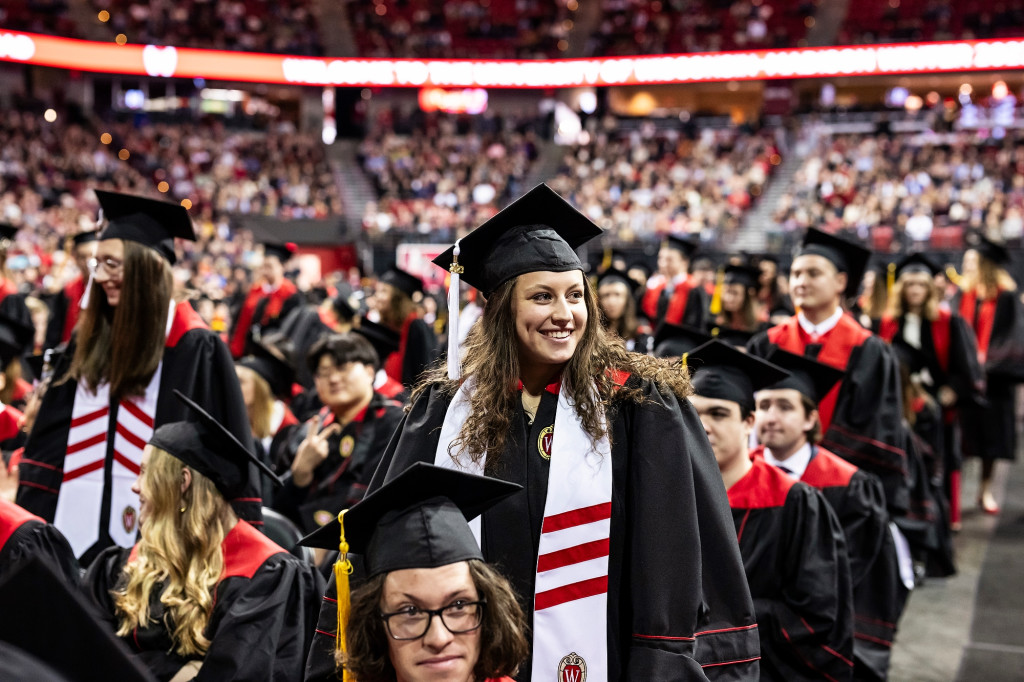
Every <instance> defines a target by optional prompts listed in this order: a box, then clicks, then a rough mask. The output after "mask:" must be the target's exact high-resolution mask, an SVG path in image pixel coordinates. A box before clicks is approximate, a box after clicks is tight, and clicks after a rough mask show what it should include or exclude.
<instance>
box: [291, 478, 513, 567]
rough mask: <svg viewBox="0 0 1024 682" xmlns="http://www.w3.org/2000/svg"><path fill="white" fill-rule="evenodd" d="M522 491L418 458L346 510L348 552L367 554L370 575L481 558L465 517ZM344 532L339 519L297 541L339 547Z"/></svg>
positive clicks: (472, 516)
mask: <svg viewBox="0 0 1024 682" xmlns="http://www.w3.org/2000/svg"><path fill="white" fill-rule="evenodd" d="M520 490H522V486H520V485H518V484H516V483H509V482H508V481H502V480H499V479H496V478H489V477H486V476H476V475H474V474H468V473H466V472H464V471H458V470H455V469H447V468H445V467H439V466H435V465H433V464H427V463H425V462H417V463H416V464H413V465H412V466H411V467H409V468H408V469H406V470H405V471H403V472H402V473H401V474H399V475H398V476H396V477H395V478H394V479H393V480H391V481H389V482H388V483H386V484H385V485H384V486H383V487H381V488H379V489H378V490H376V491H374V492H373V493H371V494H370V495H367V496H366V497H365V498H363V500H362V501H360V502H359V503H358V504H356V505H355V506H353V507H352V509H350V510H349V511H347V512H346V513H345V517H344V521H345V528H344V537H345V541H346V542H347V543H348V545H349V551H350V552H353V553H355V554H362V555H363V558H364V560H365V562H366V570H367V577H373V576H375V575H380V574H381V573H388V572H390V571H397V570H401V569H406V568H437V567H438V566H446V565H448V564H453V563H456V562H458V561H466V560H467V559H481V560H482V559H483V554H482V553H481V552H480V547H479V545H477V542H476V538H475V537H473V532H472V531H471V530H470V528H469V524H468V523H467V522H468V521H469V520H471V519H473V518H475V517H477V516H479V515H480V514H482V513H483V512H484V511H486V510H487V509H490V508H491V507H493V506H494V505H495V504H497V503H498V502H501V501H502V500H504V499H505V498H506V497H508V496H509V495H512V494H514V493H516V492H518V491H520ZM339 511H340V510H339ZM341 531H342V527H341V523H339V522H338V519H337V518H335V519H334V520H332V521H331V522H330V523H327V524H324V525H323V526H321V527H320V528H318V529H317V530H315V531H313V532H312V533H310V534H309V535H307V536H306V537H304V538H302V540H300V541H299V544H301V545H306V546H307V547H321V548H323V549H338V542H339V539H340V537H341Z"/></svg>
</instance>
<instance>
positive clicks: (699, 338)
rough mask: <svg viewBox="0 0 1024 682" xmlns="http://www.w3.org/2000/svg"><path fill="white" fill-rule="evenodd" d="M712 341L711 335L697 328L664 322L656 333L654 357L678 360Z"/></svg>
mask: <svg viewBox="0 0 1024 682" xmlns="http://www.w3.org/2000/svg"><path fill="white" fill-rule="evenodd" d="M710 340H711V335H710V334H707V333H705V332H703V331H701V330H700V329H697V328H696V327H690V326H689V325H679V324H671V323H669V322H662V323H661V324H659V325H658V328H657V329H656V330H655V331H654V356H655V357H658V358H678V357H681V356H682V355H683V353H689V352H690V351H691V350H693V349H694V348H696V347H697V346H700V345H701V344H704V343H707V342H708V341H710Z"/></svg>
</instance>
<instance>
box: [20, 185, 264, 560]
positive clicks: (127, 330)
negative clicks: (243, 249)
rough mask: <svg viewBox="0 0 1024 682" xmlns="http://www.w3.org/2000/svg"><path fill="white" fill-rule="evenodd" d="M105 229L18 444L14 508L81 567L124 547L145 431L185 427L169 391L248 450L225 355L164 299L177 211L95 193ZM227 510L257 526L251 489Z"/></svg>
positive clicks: (182, 222) (180, 221) (184, 217)
mask: <svg viewBox="0 0 1024 682" xmlns="http://www.w3.org/2000/svg"><path fill="white" fill-rule="evenodd" d="M96 196H97V198H98V199H99V201H100V207H101V209H102V212H103V215H104V217H105V219H106V226H105V227H104V228H103V231H102V232H101V233H100V238H99V243H98V245H97V248H96V257H95V258H94V259H93V262H92V264H91V267H92V274H91V276H90V282H89V284H88V286H87V287H86V290H87V293H86V296H85V298H86V299H87V302H86V301H83V310H82V314H81V317H80V318H79V320H78V326H77V328H76V331H75V336H74V337H73V338H72V340H71V341H70V342H69V345H68V348H67V351H66V352H65V353H63V354H62V355H61V357H60V358H59V359H57V360H56V361H55V362H54V368H53V382H52V384H51V386H50V389H49V390H48V391H47V392H46V395H45V397H44V398H43V401H42V404H41V405H40V408H39V415H38V417H36V421H35V425H34V426H33V428H32V433H31V434H30V435H29V438H28V441H27V442H26V444H25V455H24V458H23V460H22V462H21V467H20V471H21V480H20V487H19V489H18V498H17V502H18V504H20V505H21V506H23V507H24V508H26V509H28V510H29V511H30V512H32V513H34V514H36V515H38V516H40V517H42V518H43V519H45V520H46V521H48V522H51V523H53V524H54V525H55V526H56V527H57V528H58V530H60V531H61V532H62V533H64V535H65V536H66V537H67V539H68V542H70V543H71V547H72V549H74V551H75V555H76V556H78V557H79V559H80V560H81V561H82V563H83V564H86V565H87V564H88V563H89V562H90V561H91V560H92V559H93V558H94V557H95V556H96V554H98V553H99V552H100V551H102V550H103V549H104V548H106V547H109V546H110V545H115V544H116V545H120V546H121V547H131V546H132V544H134V542H135V539H136V534H137V533H138V515H139V510H138V500H137V498H136V497H135V495H134V494H133V493H132V491H131V485H132V481H134V480H135V477H136V475H137V474H138V471H139V462H140V460H141V457H142V449H143V447H144V446H145V444H146V442H147V441H148V440H149V438H150V436H151V435H152V434H153V429H154V428H155V427H158V426H160V425H161V424H166V423H168V422H173V421H178V420H180V419H184V418H185V417H186V414H187V412H186V410H185V408H184V406H183V405H182V404H181V403H180V402H178V401H177V400H175V399H174V396H173V394H172V390H173V389H179V390H181V391H182V392H183V393H185V394H186V395H188V396H190V397H192V398H194V399H196V400H199V401H201V402H202V403H203V404H204V405H210V406H211V408H210V409H211V410H212V411H213V414H214V416H215V417H216V418H217V420H218V421H219V422H220V423H221V424H223V425H225V426H226V427H227V428H228V430H229V431H231V432H232V433H233V434H234V435H235V436H236V437H237V438H238V439H239V440H241V441H242V443H244V444H246V446H247V447H248V446H249V444H250V443H252V435H251V433H250V428H249V420H248V418H247V416H246V413H245V403H244V402H243V400H242V392H241V389H240V388H239V385H238V377H237V376H235V370H234V365H233V364H232V362H231V356H230V354H229V353H228V349H227V346H225V345H224V343H223V342H222V341H221V340H220V338H219V337H218V336H217V335H216V334H215V333H214V332H212V331H210V329H209V328H208V327H207V326H206V324H205V323H204V322H203V321H202V320H201V319H200V318H199V316H198V315H197V314H196V312H195V311H194V310H193V309H192V307H191V306H190V305H189V304H188V302H184V301H183V302H180V303H176V302H175V301H174V299H173V296H172V293H173V291H172V289H173V282H174V279H173V274H172V271H171V266H172V265H173V263H174V261H175V252H174V240H175V238H180V239H186V240H194V239H195V234H194V232H193V230H192V221H191V219H190V218H189V215H188V212H187V211H186V210H185V209H184V208H183V207H182V206H179V205H178V204H169V203H167V202H163V201H156V200H153V199H147V198H145V197H137V196H131V195H127V194H116V193H113V192H102V191H97V192H96ZM251 483H252V486H251V488H249V489H247V490H244V491H239V493H240V494H239V495H238V497H237V498H236V499H233V500H229V501H230V502H232V504H233V505H234V507H235V510H236V511H237V513H238V515H239V517H241V518H243V519H246V520H248V521H252V522H253V523H257V524H259V523H261V522H262V514H261V511H260V509H261V506H260V494H259V487H258V485H257V479H256V478H255V477H253V478H252V481H251Z"/></svg>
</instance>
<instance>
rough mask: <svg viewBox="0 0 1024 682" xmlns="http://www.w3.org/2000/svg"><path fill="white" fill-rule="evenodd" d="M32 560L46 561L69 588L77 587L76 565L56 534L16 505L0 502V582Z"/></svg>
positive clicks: (65, 545) (73, 558)
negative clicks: (34, 558)
mask: <svg viewBox="0 0 1024 682" xmlns="http://www.w3.org/2000/svg"><path fill="white" fill-rule="evenodd" d="M33 557H39V558H41V559H44V560H45V561H48V562H49V563H50V566H51V567H52V568H53V569H54V571H56V572H57V573H58V574H59V575H61V576H62V577H63V578H65V579H66V580H67V581H68V584H69V585H77V584H78V580H79V575H80V572H79V569H78V561H77V560H75V553H74V552H72V551H71V546H70V545H68V541H67V540H66V539H65V538H64V536H63V535H61V534H60V531H59V530H57V529H56V528H54V527H53V526H51V525H50V524H48V523H46V522H44V521H43V520H42V519H40V518H39V517H38V516H35V515H33V514H30V513H29V512H27V511H26V510H24V509H22V508H21V507H19V506H18V505H16V504H13V503H11V502H8V501H6V500H0V580H2V579H3V578H4V577H5V576H7V575H9V574H10V573H11V572H13V571H14V569H16V568H17V567H18V566H19V565H20V564H21V563H22V562H24V561H28V560H29V559H31V558H33Z"/></svg>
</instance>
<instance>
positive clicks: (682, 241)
mask: <svg viewBox="0 0 1024 682" xmlns="http://www.w3.org/2000/svg"><path fill="white" fill-rule="evenodd" d="M661 248H663V249H675V250H676V251H678V252H679V253H681V254H683V257H684V258H686V260H690V258H692V257H693V254H695V253H697V242H695V241H692V240H690V239H687V238H686V237H679V236H677V235H674V234H670V235H668V236H667V237H665V240H664V241H663V242H661Z"/></svg>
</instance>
